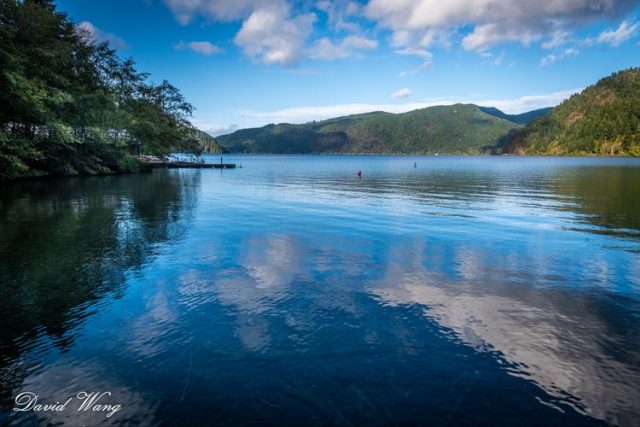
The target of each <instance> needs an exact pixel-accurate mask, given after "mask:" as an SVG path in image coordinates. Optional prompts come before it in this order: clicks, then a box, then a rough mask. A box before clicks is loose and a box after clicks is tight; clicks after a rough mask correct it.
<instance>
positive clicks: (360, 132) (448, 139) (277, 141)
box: [217, 104, 520, 154]
mask: <svg viewBox="0 0 640 427" xmlns="http://www.w3.org/2000/svg"><path fill="white" fill-rule="evenodd" d="M496 111H498V110H496ZM519 127H520V125H519V124H517V123H514V122H512V121H510V120H507V119H504V118H502V117H498V116H496V115H494V114H490V113H487V112H484V111H482V109H481V108H480V107H478V106H477V105H472V104H466V105H465V104H456V105H449V106H435V107H428V108H423V109H419V110H414V111H410V112H407V113H402V114H391V113H385V112H373V113H366V114H355V115H351V116H346V117H339V118H335V119H329V120H322V121H318V122H309V123H305V124H286V123H281V124H271V125H267V126H263V127H261V128H254V129H242V130H239V131H236V132H234V133H232V134H228V135H223V136H219V137H218V138H217V139H218V141H219V143H220V145H222V147H224V148H225V149H226V150H228V151H231V152H244V153H287V154H294V153H295V154H300V153H301V154H304V153H350V154H354V153H403V154H435V153H449V154H488V153H490V152H491V150H492V149H493V148H494V147H495V145H496V143H497V142H498V141H499V140H501V139H502V138H505V137H506V136H507V135H508V134H509V133H510V132H512V131H513V130H515V129H518V128H519Z"/></svg>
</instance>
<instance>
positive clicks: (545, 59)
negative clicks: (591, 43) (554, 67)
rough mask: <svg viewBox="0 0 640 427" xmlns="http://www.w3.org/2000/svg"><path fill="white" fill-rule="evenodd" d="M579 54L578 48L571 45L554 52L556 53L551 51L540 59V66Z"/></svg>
mask: <svg viewBox="0 0 640 427" xmlns="http://www.w3.org/2000/svg"><path fill="white" fill-rule="evenodd" d="M579 54H580V51H579V50H578V49H576V48H572V47H571V48H567V49H564V50H563V51H561V52H559V53H556V54H553V53H551V54H549V55H547V56H545V57H543V58H542V59H541V60H540V66H542V67H544V66H545V65H549V64H553V63H554V62H556V61H559V60H561V59H564V58H567V57H569V56H577V55H579Z"/></svg>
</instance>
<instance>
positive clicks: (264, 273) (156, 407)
mask: <svg viewBox="0 0 640 427" xmlns="http://www.w3.org/2000/svg"><path fill="white" fill-rule="evenodd" d="M209 160H210V161H219V158H216V157H211V158H210V159H209ZM224 160H225V161H229V162H232V161H235V162H237V163H240V164H241V165H242V166H243V167H242V168H241V169H236V170H224V171H219V170H170V171H167V170H164V171H160V170H157V171H155V172H154V173H153V174H140V175H128V176H112V177H95V178H68V179H59V180H51V181H25V182H19V183H10V184H2V185H3V186H2V193H1V197H0V313H1V318H0V320H1V323H0V424H5V423H9V424H14V425H38V424H45V425H46V424H48V423H52V424H56V423H64V424H68V425H79V424H87V425H138V424H141V425H157V424H160V425H176V424H179V425H202V424H216V425H305V426H313V425H346V426H348V425H468V426H484V425H487V426H488V425H499V426H512V425H532V426H533V425H541V424H544V425H551V426H560V425H562V426H564V425H573V426H588V425H621V426H635V425H640V403H638V402H640V191H639V189H640V160H638V159H573V158H513V157H500V158H493V157H492V158H471V157H393V156H346V157H339V156H336V157H334V156H237V157H231V156H229V157H225V159H224ZM414 162H417V165H415V166H417V167H415V166H414ZM359 170H361V171H362V172H363V175H362V178H358V177H357V175H356V173H357V172H358V171H359ZM24 391H31V392H34V393H36V394H38V395H39V401H40V402H43V403H55V402H56V401H60V402H62V401H64V400H66V399H68V398H70V397H72V396H75V395H76V394H77V393H78V392H80V391H87V392H90V391H110V392H111V393H112V395H111V396H110V397H108V400H109V402H112V403H116V402H117V403H120V404H121V405H122V409H121V410H120V411H119V412H117V413H115V414H114V415H113V416H111V417H106V416H105V414H104V413H100V412H91V411H87V412H83V411H80V412H78V411H76V410H75V409H76V407H77V404H75V403H74V402H72V404H70V405H69V407H68V408H67V409H66V410H65V411H62V412H33V411H29V412H15V411H12V408H13V407H14V399H15V397H16V395H17V394H18V393H20V392H24ZM74 405H75V406H74Z"/></svg>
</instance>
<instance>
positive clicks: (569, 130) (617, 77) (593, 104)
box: [503, 68, 640, 156]
mask: <svg viewBox="0 0 640 427" xmlns="http://www.w3.org/2000/svg"><path fill="white" fill-rule="evenodd" d="M503 152H504V153H509V154H543V155H580V156H585V155H587V156H588V155H600V156H640V68H630V69H627V70H623V71H619V72H617V73H614V74H612V75H611V76H609V77H606V78H603V79H601V80H599V81H598V82H597V83H596V84H595V85H592V86H589V87H587V88H586V89H585V90H583V91H582V92H581V93H580V94H576V95H573V96H572V97H571V98H569V99H567V100H566V101H564V102H563V103H561V104H560V105H558V106H557V107H556V108H554V109H553V110H552V111H550V112H549V113H548V114H547V115H545V116H544V117H541V118H538V119H536V120H534V121H532V122H531V123H529V124H528V125H527V126H526V127H524V128H523V129H521V130H519V131H517V132H514V133H513V134H512V135H510V136H509V138H508V140H507V141H506V143H505V144H504V147H503Z"/></svg>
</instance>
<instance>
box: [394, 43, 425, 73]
mask: <svg viewBox="0 0 640 427" xmlns="http://www.w3.org/2000/svg"><path fill="white" fill-rule="evenodd" d="M396 53H397V54H398V55H405V56H417V57H419V58H421V59H422V64H420V65H419V66H418V67H417V68H414V69H413V70H409V71H403V72H401V73H400V77H404V76H406V75H407V74H413V73H420V72H422V71H427V70H430V69H431V67H432V66H433V55H432V54H431V52H429V51H427V50H425V49H413V48H409V47H406V48H404V49H398V50H396Z"/></svg>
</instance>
